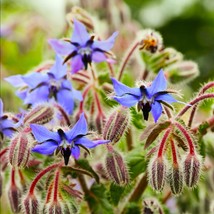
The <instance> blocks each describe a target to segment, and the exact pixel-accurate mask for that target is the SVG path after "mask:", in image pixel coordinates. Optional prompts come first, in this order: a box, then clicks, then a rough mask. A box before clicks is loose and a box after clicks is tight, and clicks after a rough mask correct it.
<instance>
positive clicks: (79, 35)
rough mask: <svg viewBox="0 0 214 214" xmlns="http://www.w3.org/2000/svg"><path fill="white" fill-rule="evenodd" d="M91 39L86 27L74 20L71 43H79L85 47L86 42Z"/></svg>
mask: <svg viewBox="0 0 214 214" xmlns="http://www.w3.org/2000/svg"><path fill="white" fill-rule="evenodd" d="M89 39H90V35H89V34H88V32H87V30H86V27H85V26H84V25H83V24H82V23H81V22H79V21H77V20H76V19H74V30H73V34H72V37H71V41H72V42H74V43H78V44H79V45H81V46H82V45H85V44H86V42H87V41H88V40H89Z"/></svg>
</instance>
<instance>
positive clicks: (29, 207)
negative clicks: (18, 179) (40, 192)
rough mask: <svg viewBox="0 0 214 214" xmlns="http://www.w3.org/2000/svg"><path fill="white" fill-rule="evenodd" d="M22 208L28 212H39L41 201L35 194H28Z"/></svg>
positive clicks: (29, 213)
mask: <svg viewBox="0 0 214 214" xmlns="http://www.w3.org/2000/svg"><path fill="white" fill-rule="evenodd" d="M22 210H23V212H24V213H26V214H39V213H40V210H39V201H38V199H37V198H36V196H35V195H27V197H26V198H25V199H24V200H23V202H22Z"/></svg>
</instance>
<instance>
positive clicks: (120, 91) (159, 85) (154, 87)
mask: <svg viewBox="0 0 214 214" xmlns="http://www.w3.org/2000/svg"><path fill="white" fill-rule="evenodd" d="M112 82H113V86H114V91H115V96H113V99H114V100H116V101H117V102H118V103H120V104H121V105H123V106H126V107H131V106H134V105H136V104H138V110H142V112H143V117H144V119H145V120H148V117H149V112H150V111H151V112H152V115H153V118H154V120H155V122H157V120H158V119H159V117H160V116H161V114H162V110H163V108H162V105H161V104H165V103H172V102H177V100H176V99H175V98H173V97H172V96H171V95H170V94H169V93H170V91H167V90H166V87H167V82H166V78H165V76H164V73H163V71H162V70H161V71H160V72H159V73H158V75H157V77H156V78H155V79H154V81H153V82H152V84H151V85H150V86H148V87H146V86H144V85H142V86H140V87H139V88H130V87H128V86H126V85H124V84H122V83H121V82H119V81H117V80H116V79H114V78H112Z"/></svg>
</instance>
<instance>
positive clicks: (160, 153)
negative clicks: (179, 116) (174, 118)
mask: <svg viewBox="0 0 214 214" xmlns="http://www.w3.org/2000/svg"><path fill="white" fill-rule="evenodd" d="M170 132H171V128H168V129H167V130H166V132H165V133H164V135H163V138H162V140H161V143H160V146H159V148H158V158H162V155H163V153H164V150H165V144H166V142H167V139H168V137H169V135H170Z"/></svg>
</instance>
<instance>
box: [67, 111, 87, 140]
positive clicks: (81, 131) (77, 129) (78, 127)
mask: <svg viewBox="0 0 214 214" xmlns="http://www.w3.org/2000/svg"><path fill="white" fill-rule="evenodd" d="M87 132H88V128H87V122H86V119H85V116H84V113H82V114H81V115H80V118H79V120H78V121H77V122H76V124H75V125H74V126H73V128H72V129H71V130H70V131H68V132H65V135H66V137H67V139H68V141H69V142H71V141H72V140H73V139H74V138H76V137H77V136H78V135H86V134H87Z"/></svg>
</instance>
